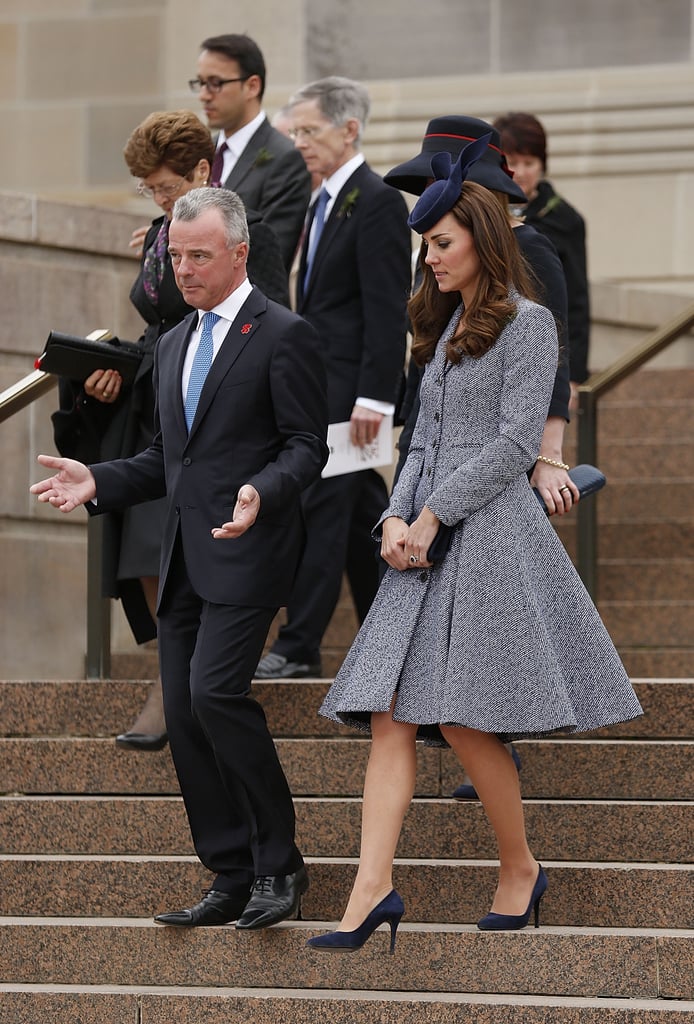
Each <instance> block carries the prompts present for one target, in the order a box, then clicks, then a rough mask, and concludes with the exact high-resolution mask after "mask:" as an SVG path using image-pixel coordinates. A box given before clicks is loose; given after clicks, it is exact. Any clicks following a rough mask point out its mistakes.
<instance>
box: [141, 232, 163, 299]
mask: <svg viewBox="0 0 694 1024" xmlns="http://www.w3.org/2000/svg"><path fill="white" fill-rule="evenodd" d="M168 247H169V220H168V217H164V221H163V223H162V226H161V227H160V228H159V234H158V235H157V237H156V238H155V239H154V241H153V242H152V244H151V245H150V247H149V249H148V250H147V252H146V253H145V258H144V260H143V263H142V284H143V287H144V289H145V295H146V296H147V298H148V299H149V301H150V302H153V303H154V304H155V305H156V304H157V301H158V300H159V285H160V284H161V281H162V278H163V276H164V270H165V269H166V260H167V256H168V252H167V250H168Z"/></svg>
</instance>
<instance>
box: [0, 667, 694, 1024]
mask: <svg viewBox="0 0 694 1024" xmlns="http://www.w3.org/2000/svg"><path fill="white" fill-rule="evenodd" d="M115 667H116V668H118V665H117V664H116V666H115ZM147 685H148V684H147V683H146V682H144V681H133V680H111V681H105V682H84V681H82V682H5V683H0V723H1V737H2V738H0V779H2V792H3V793H4V794H5V795H4V796H2V797H1V798H0V836H1V837H2V840H1V842H2V854H1V855H0V915H2V916H0V1021H1V1022H2V1024H28V1022H31V1024H34V1022H38V1021H42V1022H43V1021H46V1022H49V1024H67V1022H70V1024H74V1022H78V1024H125V1022H127V1024H171V1022H172V1021H174V1020H175V1021H176V1022H177V1024H188V1022H190V1024H192V1022H195V1024H222V1022H225V1024H227V1022H237V1021H238V1022H241V1021H243V1022H244V1024H245V1022H248V1021H253V1022H259V1024H279V1022H281V1024H309V1022H310V1024H313V1022H315V1021H317V1020H320V1019H321V1018H323V1017H328V1018H329V1019H330V1020H331V1021H334V1022H336V1024H341V1022H344V1024H353V1022H354V1021H355V1020H359V1021H360V1022H362V1021H363V1022H364V1024H391V1022H395V1021H397V1022H398V1024H415V1022H416V1024H421V1022H422V1021H424V1020H427V1021H429V1022H431V1024H448V1022H451V1021H455V1022H457V1021H461V1022H462V1021H465V1022H466V1024H487V1022H504V1024H505V1022H511V1024H560V1022H561V1024H634V1022H636V1024H665V1022H667V1024H674V1022H675V1021H677V1022H678V1024H679V1022H680V1021H681V1022H682V1024H684V1022H685V1021H691V1020H692V1019H694V898H693V897H694V884H693V882H694V867H693V866H692V864H691V863H687V862H688V860H689V861H690V860H691V837H692V834H693V831H694V830H693V824H694V815H693V814H692V811H693V808H694V803H692V793H693V792H694V790H693V785H692V784H693V782H694V757H693V754H694V734H693V732H692V716H691V708H692V699H693V698H694V680H692V679H686V680H685V679H680V680H676V679H675V680H667V679H660V680H656V679H642V680H639V681H637V682H636V688H637V690H638V694H639V698H640V700H641V702H642V704H643V706H644V709H645V711H646V714H645V716H644V717H643V719H640V720H638V721H637V722H634V723H631V724H629V725H626V726H622V727H619V728H614V729H611V730H609V731H604V732H600V733H595V734H590V735H588V736H585V737H581V738H576V739H566V738H562V739H554V740H542V741H533V742H531V741H526V742H523V743H519V744H518V748H519V751H520V754H521V757H522V760H523V768H522V774H521V779H522V784H523V791H524V796H525V799H526V806H527V818H528V828H529V834H530V837H531V842H532V845H533V848H534V849H535V850H536V851H537V854H538V856H539V857H540V858H541V859H542V862H543V864H544V866H545V868H546V870H547V873H548V877H549V886H550V887H549V891H548V895H547V897H546V898H545V900H544V901H543V904H542V926H541V927H540V929H539V930H537V931H536V930H534V929H532V928H529V929H526V930H525V931H523V932H518V933H498V934H494V933H481V932H478V931H477V929H476V928H475V926H474V922H475V921H476V919H477V918H478V917H479V916H480V915H481V914H482V913H483V912H484V911H486V909H487V908H488V905H489V903H490V901H491V898H492V893H493V889H494V884H495V861H494V856H495V850H494V843H493V837H492V834H491V831H490V829H489V826H488V825H487V823H486V820H485V817H484V814H483V812H482V810H481V807H480V806H479V804H476V803H470V804H458V803H455V802H453V801H451V800H450V799H448V794H449V793H450V792H451V790H452V789H453V788H454V786H455V785H456V784H457V782H458V781H459V778H460V771H459V769H458V768H457V766H456V763H455V761H454V759H453V757H452V756H451V754H450V752H447V751H446V752H442V751H440V750H433V749H424V748H423V749H421V750H420V751H419V755H418V756H419V774H418V787H417V794H416V799H415V801H414V803H413V805H412V808H411V811H410V813H409V815H408V817H407V820H406V824H405V828H404V830H403V835H402V840H401V843H400V847H399V849H398V859H397V864H396V869H395V884H396V886H397V887H398V889H399V890H400V891H401V893H402V895H403V897H404V899H405V903H406V916H405V919H404V923H403V925H402V926H401V929H400V931H399V933H398V942H397V948H396V955H395V956H394V957H390V956H389V955H388V953H387V935H386V934H385V933H380V932H379V933H378V934H377V935H375V936H374V937H373V938H372V939H371V940H370V942H369V943H368V944H367V946H366V947H365V948H364V949H363V950H362V951H360V952H357V953H355V954H353V955H346V954H337V955H330V954H325V953H323V954H321V953H319V952H316V951H309V950H308V949H306V948H305V940H306V938H307V937H308V936H310V935H312V934H314V933H315V932H316V931H318V930H321V929H325V928H326V926H328V924H329V923H330V922H334V921H335V920H336V919H338V917H339V915H340V912H341V908H342V906H343V904H344V901H345V898H346V896H347V893H348V890H349V887H350V885H351V880H352V877H353V874H354V871H355V863H356V857H357V854H358V842H359V815H360V800H359V795H360V792H361V786H362V781H363V772H364V766H365V762H366V757H367V753H368V742H367V741H365V740H363V739H359V738H355V736H354V735H353V734H352V733H350V732H347V731H346V730H342V729H340V728H337V727H335V726H333V725H332V723H329V722H327V721H325V720H324V719H321V718H319V717H318V716H317V714H316V710H317V708H318V706H319V703H320V701H321V699H322V696H323V694H324V693H325V690H326V688H327V686H328V682H327V681H326V680H320V681H302V682H295V683H273V682H267V683H256V684H254V692H255V694H256V696H257V697H258V699H259V700H260V701H261V702H262V704H263V706H264V708H265V710H266V713H267V716H268V720H269V723H270V727H271V729H272V731H273V734H274V735H275V736H276V738H277V745H278V748H279V751H280V755H281V758H282V762H283V764H284V766H285V769H286V772H287V775H288V778H289V781H290V785H291V787H292V791H293V793H294V794H295V799H296V808H297V816H298V833H299V843H300V845H301V847H302V849H303V851H304V853H305V855H306V857H307V861H308V864H309V872H310V876H311V888H310V890H309V893H308V894H307V896H306V898H305V900H304V906H303V910H304V920H303V921H301V922H291V923H285V924H282V925H280V926H278V927H276V928H273V929H270V930H268V931H265V932H259V933H239V932H236V931H235V929H234V928H233V927H226V928H221V929H193V930H189V931H188V930H183V931H179V930H175V929H164V928H160V927H158V926H156V925H154V924H153V923H152V914H153V913H155V912H157V911H160V910H163V909H167V908H170V907H175V906H178V905H180V906H184V905H188V904H189V902H190V901H191V899H192V898H193V897H195V895H196V894H197V893H198V892H199V890H201V889H202V888H204V887H205V886H206V885H207V884H209V876H208V875H207V873H206V871H205V870H204V869H203V868H202V867H201V866H200V864H199V863H198V862H197V860H196V858H195V857H194V855H193V852H192V848H191V844H190V839H189V835H188V830H187V825H186V820H185V815H184V812H183V808H182V804H181V801H180V799H179V797H178V796H177V785H176V781H175V777H174V773H173V769H172V765H171V762H170V758H169V754H168V751H163V752H161V753H159V754H135V753H132V752H128V751H123V750H119V749H118V748H117V747H116V746H115V744H114V742H113V739H112V736H113V734H114V733H115V732H117V731H118V730H119V729H120V728H121V727H122V725H123V723H124V722H126V721H129V720H130V718H131V717H132V715H133V713H134V711H135V710H136V709H137V707H138V706H139V705H140V704H141V703H142V701H143V699H144V696H145V692H146V689H147Z"/></svg>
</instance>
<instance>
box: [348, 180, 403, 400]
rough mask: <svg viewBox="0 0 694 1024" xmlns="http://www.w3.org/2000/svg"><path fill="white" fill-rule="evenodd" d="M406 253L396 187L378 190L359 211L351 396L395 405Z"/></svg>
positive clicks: (400, 200) (400, 367) (399, 377)
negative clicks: (358, 337) (359, 331)
mask: <svg viewBox="0 0 694 1024" xmlns="http://www.w3.org/2000/svg"><path fill="white" fill-rule="evenodd" d="M358 202H359V200H358ZM411 253H412V246H411V242H410V229H409V228H408V226H407V207H406V205H405V201H404V199H403V198H402V196H401V195H400V193H399V192H396V191H395V189H390V188H387V187H386V188H385V189H383V190H380V189H379V190H378V192H376V193H375V194H374V195H373V196H372V197H371V198H370V202H369V205H368V207H367V206H366V205H365V208H364V209H363V210H361V211H360V228H359V235H358V241H357V265H358V272H359V286H360V292H361V298H362V316H363V324H364V327H363V330H364V337H363V345H362V358H361V366H360V369H359V381H358V384H357V394H356V396H355V397H362V398H373V399H378V400H380V401H385V402H395V401H396V399H397V397H398V395H399V393H400V387H401V381H402V373H403V367H404V364H405V337H406V333H407V298H408V296H409V292H410V282H411V272H410V266H411Z"/></svg>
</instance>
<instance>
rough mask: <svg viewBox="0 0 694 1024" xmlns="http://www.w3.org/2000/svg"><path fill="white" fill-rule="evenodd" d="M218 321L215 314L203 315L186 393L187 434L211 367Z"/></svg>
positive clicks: (218, 318) (218, 317)
mask: <svg viewBox="0 0 694 1024" xmlns="http://www.w3.org/2000/svg"><path fill="white" fill-rule="evenodd" d="M220 319H221V317H220V316H218V315H217V313H205V315H204V317H203V318H202V333H201V335H200V344H199V345H198V350H197V352H196V353H195V358H194V359H193V365H192V366H191V368H190V380H189V381H188V390H187V391H186V404H185V414H186V424H187V426H188V433H190V428H191V426H192V425H193V420H194V419H195V410H196V409H197V407H198V401H199V399H200V393H201V391H202V387H203V384H204V383H205V378H206V377H207V374H208V373H209V370H210V367H211V366H212V356H213V355H214V346H213V344H212V328H213V327H214V325H215V324H216V323H217V321H218V320H220Z"/></svg>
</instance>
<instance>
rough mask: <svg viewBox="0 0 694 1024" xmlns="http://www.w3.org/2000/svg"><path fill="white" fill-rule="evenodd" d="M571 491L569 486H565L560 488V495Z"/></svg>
mask: <svg viewBox="0 0 694 1024" xmlns="http://www.w3.org/2000/svg"><path fill="white" fill-rule="evenodd" d="M570 490H571V488H570V487H569V485H568V484H564V486H563V487H560V488H559V493H560V494H561V492H562V491H570Z"/></svg>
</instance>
